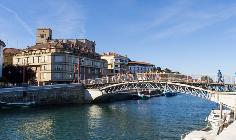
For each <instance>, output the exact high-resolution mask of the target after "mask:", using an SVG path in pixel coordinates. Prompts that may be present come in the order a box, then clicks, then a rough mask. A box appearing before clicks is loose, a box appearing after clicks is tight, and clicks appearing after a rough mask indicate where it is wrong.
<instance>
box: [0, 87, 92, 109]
mask: <svg viewBox="0 0 236 140" xmlns="http://www.w3.org/2000/svg"><path fill="white" fill-rule="evenodd" d="M0 102H8V103H14V102H15V103H17V102H35V104H36V105H50V104H51V105H52V104H83V103H88V102H90V100H89V99H85V88H84V87H83V85H81V84H58V85H46V86H30V87H14V88H2V89H0Z"/></svg>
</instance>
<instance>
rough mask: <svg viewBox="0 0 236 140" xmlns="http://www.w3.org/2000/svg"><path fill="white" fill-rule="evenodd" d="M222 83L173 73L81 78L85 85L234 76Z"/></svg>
mask: <svg viewBox="0 0 236 140" xmlns="http://www.w3.org/2000/svg"><path fill="white" fill-rule="evenodd" d="M224 78H225V82H224V83H217V76H209V75H183V74H173V73H137V74H117V75H114V76H107V77H102V78H96V79H86V80H81V83H83V84H85V85H93V84H112V83H122V82H132V81H158V82H176V83H201V84H235V78H234V77H232V76H224Z"/></svg>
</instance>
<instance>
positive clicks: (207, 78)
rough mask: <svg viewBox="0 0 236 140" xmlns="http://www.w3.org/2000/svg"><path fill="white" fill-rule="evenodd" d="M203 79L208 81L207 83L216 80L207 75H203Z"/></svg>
mask: <svg viewBox="0 0 236 140" xmlns="http://www.w3.org/2000/svg"><path fill="white" fill-rule="evenodd" d="M201 81H202V82H207V83H213V82H214V81H213V79H212V78H211V77H209V76H206V75H205V76H202V77H201Z"/></svg>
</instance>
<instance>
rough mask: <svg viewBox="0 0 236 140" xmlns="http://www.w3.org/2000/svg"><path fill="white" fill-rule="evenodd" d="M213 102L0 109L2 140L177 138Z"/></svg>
mask: <svg viewBox="0 0 236 140" xmlns="http://www.w3.org/2000/svg"><path fill="white" fill-rule="evenodd" d="M215 107H217V105H216V104H215V103H211V102H209V101H206V100H203V99H200V98H197V97H192V96H187V95H179V96H176V97H170V98H166V97H157V98H152V99H150V100H142V101H122V102H116V103H110V104H101V105H82V106H81V105H79V106H67V107H61V106H59V107H55V106H54V107H43V108H28V109H14V110H0V139H1V140H8V139H9V140H18V139H19V140H25V139H26V140H27V139H39V140H47V139H48V140H50V139H52V140H53V139H58V140H87V139H88V140H100V139H105V140H128V139H130V140H137V139H138V140H155V139H156V140H179V139H180V136H181V134H183V133H185V132H188V131H191V130H194V129H200V128H202V127H204V126H205V123H204V120H205V117H206V116H207V115H208V113H209V112H210V110H211V109H212V108H215Z"/></svg>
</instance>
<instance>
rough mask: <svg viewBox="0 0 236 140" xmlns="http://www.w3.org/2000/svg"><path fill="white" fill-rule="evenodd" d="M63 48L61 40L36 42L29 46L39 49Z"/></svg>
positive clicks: (31, 48) (30, 48) (32, 48)
mask: <svg viewBox="0 0 236 140" xmlns="http://www.w3.org/2000/svg"><path fill="white" fill-rule="evenodd" d="M52 47H55V48H63V44H62V43H61V42H52V43H51V42H50V43H49V42H48V43H44V44H36V45H34V46H32V47H29V48H28V49H29V50H39V49H47V48H52Z"/></svg>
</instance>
